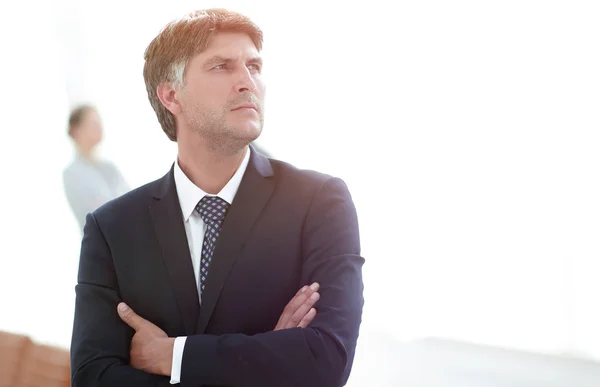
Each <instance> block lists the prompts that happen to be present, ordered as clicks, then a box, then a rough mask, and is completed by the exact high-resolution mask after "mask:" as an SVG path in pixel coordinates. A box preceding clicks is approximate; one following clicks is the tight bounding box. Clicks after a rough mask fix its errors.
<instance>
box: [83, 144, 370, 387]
mask: <svg viewBox="0 0 600 387" xmlns="http://www.w3.org/2000/svg"><path fill="white" fill-rule="evenodd" d="M363 262H364V260H363V258H362V257H361V256H360V242H359V233H358V222H357V216H356V210H355V207H354V204H353V202H352V199H351V197H350V193H349V192H348V189H347V187H346V185H345V184H344V182H343V181H342V180H340V179H338V178H334V177H330V176H327V175H323V174H320V173H317V172H313V171H303V170H299V169H296V168H294V167H292V166H291V165H289V164H286V163H283V162H281V161H276V160H270V159H267V158H266V157H264V156H262V155H261V154H259V153H258V152H256V151H254V150H252V154H251V157H250V162H249V164H248V168H247V170H246V172H245V174H244V177H243V179H242V182H241V184H240V187H239V190H238V192H237V195H236V196H235V199H234V201H233V203H232V205H231V207H230V208H229V211H228V213H227V217H226V219H225V221H224V224H223V229H222V232H221V236H220V238H219V239H218V241H217V245H216V248H215V252H214V256H213V259H212V262H211V267H210V271H209V276H208V279H207V283H206V288H205V290H204V292H203V297H202V298H203V300H202V306H201V307H200V305H199V299H198V292H197V288H196V280H195V278H194V274H193V269H192V260H191V258H190V252H189V248H188V243H187V239H186V233H185V228H184V224H183V217H182V214H181V208H180V205H179V200H178V196H177V192H176V188H175V183H174V178H173V169H171V171H170V172H169V173H168V174H167V175H165V176H164V177H162V178H161V179H159V180H156V181H154V182H152V183H149V184H147V185H145V186H142V187H140V188H138V189H136V190H134V191H131V192H129V193H127V194H125V195H124V196H121V197H120V198H117V199H115V200H113V201H111V202H109V203H107V204H105V205H104V206H102V207H100V208H99V209H97V210H96V211H95V212H94V213H92V214H88V216H87V219H86V226H85V229H84V236H83V241H82V246H81V257H80V264H79V274H78V284H77V286H76V306H75V319H74V327H73V337H72V342H71V377H72V385H73V386H74V387H94V386H110V387H115V386H127V387H133V386H144V387H146V386H165V387H166V386H170V384H169V380H170V378H168V377H165V376H158V375H151V374H148V373H145V372H143V371H140V370H136V369H134V368H132V367H131V366H130V365H129V359H130V358H129V351H130V343H131V339H132V337H133V334H134V331H133V330H132V329H131V328H130V327H129V326H127V325H126V324H125V323H123V322H122V321H121V320H120V318H119V316H118V315H117V304H118V303H119V302H120V301H125V302H126V303H127V304H128V305H129V306H131V307H132V308H133V310H134V311H135V312H136V313H137V314H139V315H140V316H142V317H144V318H145V319H147V320H149V321H151V322H153V323H154V324H156V325H157V326H158V327H160V328H161V329H163V330H164V331H165V332H166V333H167V335H169V337H177V336H188V339H187V342H186V344H185V349H184V353H183V362H182V370H181V385H182V387H186V386H194V387H195V386H205V385H214V386H236V387H244V386H257V387H258V386H260V387H266V386H274V387H284V386H302V387H319V386H324V387H336V386H342V385H344V384H345V383H346V380H347V379H348V376H349V373H350V369H351V366H352V361H353V359H354V351H355V347H356V341H357V338H358V332H359V326H360V323H361V314H362V307H363V283H362V274H361V273H362V266H363ZM314 281H316V282H319V283H320V284H321V287H320V289H319V293H320V294H321V298H320V300H319V301H318V302H317V304H316V306H315V307H316V309H317V316H316V317H315V319H314V320H313V322H312V323H311V324H310V325H309V327H308V328H294V329H286V330H280V331H276V332H275V331H273V328H274V327H275V325H276V324H277V321H278V319H279V316H280V315H281V313H282V312H283V309H284V307H285V306H286V304H287V303H288V302H289V301H290V300H291V299H292V297H293V296H294V295H295V294H296V292H297V291H298V289H300V288H301V287H302V286H303V285H307V284H311V283H312V282H314Z"/></svg>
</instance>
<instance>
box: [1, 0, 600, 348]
mask: <svg viewBox="0 0 600 387" xmlns="http://www.w3.org/2000/svg"><path fill="white" fill-rule="evenodd" d="M65 1H66V0H65ZM129 3H130V2H123V1H121V2H115V1H108V2H91V1H85V2H79V3H78V4H79V8H80V10H79V12H80V13H81V17H82V21H81V23H80V28H82V36H83V37H85V44H84V46H85V47H86V51H84V54H82V55H85V57H84V58H81V57H80V58H76V59H74V60H80V61H82V62H83V63H85V66H84V67H85V69H84V70H81V73H82V74H87V75H81V77H84V78H85V77H87V78H86V79H85V83H83V85H84V86H83V87H82V88H81V90H78V91H77V92H74V91H70V93H71V98H74V96H75V93H78V95H79V96H84V95H89V96H90V98H92V97H93V99H94V102H96V103H97V104H98V105H99V107H100V109H101V111H102V113H103V116H104V121H105V125H106V132H107V133H106V140H105V144H104V146H103V154H104V155H105V156H106V157H110V158H111V159H112V160H114V161H115V162H116V163H117V164H118V165H119V166H120V168H121V169H122V171H123V172H124V174H125V175H126V177H127V178H128V180H129V181H130V182H131V183H132V184H133V185H140V184H143V183H145V182H147V181H149V180H151V179H154V178H156V177H159V176H161V175H162V174H164V173H165V172H166V171H167V169H168V167H169V165H170V163H171V162H172V160H173V159H174V156H175V148H174V146H173V144H171V143H170V142H169V141H168V140H167V138H166V137H165V136H164V134H162V132H161V130H160V127H159V126H158V124H157V122H156V119H155V118H154V115H153V112H152V110H151V108H150V106H149V103H148V102H147V99H146V96H145V90H144V86H143V79H142V75H141V69H142V66H143V51H144V49H145V47H146V45H147V44H148V43H149V41H150V40H151V39H152V37H153V36H154V35H155V34H156V33H157V32H158V30H159V29H160V28H161V27H162V26H163V25H164V23H165V22H166V21H168V20H170V19H172V18H174V17H177V16H179V15H181V14H182V13H183V12H186V11H188V10H191V9H193V8H194V7H197V6H198V4H197V2H191V1H179V2H174V3H172V5H169V6H167V5H166V3H165V2H158V1H151V2H147V3H146V4H145V5H144V7H143V8H138V6H137V5H135V4H134V3H131V4H129ZM212 4H217V5H221V6H227V7H231V8H235V9H238V10H241V11H242V12H245V13H247V14H249V15H250V16H252V17H253V18H254V19H255V20H256V21H257V22H258V23H259V24H260V25H261V26H262V27H263V29H264V31H265V39H266V41H265V51H264V56H265V59H266V68H265V72H266V77H267V81H268V92H267V119H266V126H265V131H264V135H263V136H262V137H261V140H262V144H263V145H264V146H265V148H266V149H267V150H268V151H270V152H271V153H273V154H274V155H275V156H276V157H278V158H281V159H284V160H287V161H291V162H293V163H295V164H296V165H298V166H300V167H306V168H314V169H318V170H321V171H324V172H328V173H331V174H335V175H338V176H341V177H343V178H344V179H345V180H346V181H347V182H348V184H349V186H350V188H351V191H352V192H353V195H354V199H355V202H356V205H357V208H358V211H359V216H360V220H361V232H362V235H363V246H364V255H365V256H366V257H367V265H366V266H365V281H366V286H367V288H366V296H367V304H366V307H365V324H364V327H365V330H364V332H371V331H376V330H378V331H384V332H388V333H391V334H392V335H394V336H395V337H397V338H399V339H413V338H419V337H424V336H441V337H446V338H453V339H458V340H466V341H472V342H478V343H484V344H492V345H500V346H507V347H511V348H518V349H525V350H532V351H541V352H562V351H570V352H578V353H583V354H588V355H592V356H595V357H596V358H599V359H600V334H598V333H597V332H598V330H597V328H596V327H598V326H600V314H599V313H598V312H597V308H595V301H596V297H595V295H596V294H598V293H599V291H600V285H598V281H596V273H598V269H599V266H598V263H597V262H598V257H599V255H600V254H599V253H600V247H599V246H598V242H597V240H598V237H597V235H598V232H599V231H600V225H599V221H598V219H600V206H599V204H598V197H600V195H599V194H600V184H599V183H598V175H599V173H598V172H599V167H598V166H599V165H600V156H599V154H598V152H597V149H598V146H599V145H600V135H599V134H598V127H599V125H598V124H599V123H600V122H599V121H600V120H599V118H598V114H597V111H598V103H599V102H600V96H599V93H598V90H600V87H599V86H600V77H599V75H598V71H597V68H600V55H599V51H598V50H597V47H598V43H599V42H598V40H599V37H600V27H599V25H598V23H597V20H599V17H600V10H599V8H598V5H596V3H595V2H592V1H588V2H585V1H568V2H567V1H553V2H548V1H544V2H543V1H504V2H494V3H490V2H477V1H467V0H461V1H458V2H442V1H420V2H402V3H399V4H396V3H393V2H383V1H379V2H377V1H376V2H343V3H342V2H316V1H303V2H301V3H298V5H296V6H295V5H291V4H288V3H285V4H279V3H268V4H269V5H268V6H267V5H266V4H267V3H266V2H252V3H248V2H241V1H240V2H233V1H229V2H227V1H222V2H214V1H213V2H212ZM210 5H211V3H210V2H209V3H203V4H202V5H201V6H203V7H204V6H210ZM117 10H118V11H117ZM34 17H35V16H34ZM39 19H40V21H39V23H40V24H39V25H40V26H41V28H44V26H45V24H43V23H48V21H47V20H42V18H41V17H39ZM36 20H37V19H36ZM45 28H47V26H46V27H45ZM36 36H37V35H36ZM57 36H59V35H57ZM27 39H29V40H27ZM43 39H45V40H44V42H46V43H47V44H44V47H41V48H39V49H41V50H46V51H44V52H46V56H45V57H44V58H46V60H45V62H48V59H50V62H51V60H52V58H54V60H59V58H56V56H57V53H56V52H55V51H53V50H52V49H51V48H50V47H52V46H53V45H56V44H57V43H56V42H52V38H51V36H48V35H44V36H43ZM31 41H33V35H32V36H30V37H29V38H26V40H25V42H31ZM71 44H75V43H71ZM21 46H22V44H18V43H17V42H13V46H11V47H13V48H14V50H17V51H19V50H20V51H19V52H21V56H20V58H21V59H22V60H21V62H25V64H26V66H28V67H26V68H27V69H38V68H39V67H40V65H39V64H38V63H36V59H37V58H38V57H39V56H38V55H36V54H34V53H33V52H25V53H23V51H24V50H23V49H22V48H21ZM46 67H47V66H46ZM12 70H13V71H15V72H17V73H19V74H28V73H24V72H22V70H23V67H22V65H21V63H19V65H16V64H15V65H14V68H12ZM18 71H21V72H18ZM50 74H53V73H49V74H44V75H42V74H40V73H39V72H37V73H36V74H35V75H34V76H35V78H34V79H33V80H32V81H35V82H32V81H30V80H29V79H28V78H15V79H12V80H11V81H10V82H12V83H11V84H10V85H11V86H12V88H11V89H12V90H14V91H15V92H20V93H22V94H23V95H24V96H25V95H26V96H29V97H30V98H32V90H36V91H37V90H41V91H40V93H41V94H40V93H36V94H35V95H34V96H33V98H35V101H36V103H35V104H33V105H31V106H35V110H36V112H40V109H41V110H42V111H43V114H37V115H36V117H32V115H31V114H18V115H10V117H12V118H9V121H5V122H4V123H5V125H8V126H9V127H17V126H19V125H24V124H27V127H26V129H25V130H27V131H28V133H31V137H32V138H40V139H42V138H43V139H44V141H42V142H41V144H43V146H41V145H40V146H38V148H36V149H38V152H39V153H38V154H39V155H40V156H39V157H40V159H41V160H44V163H40V162H37V161H34V160H33V159H30V158H24V157H23V153H24V152H23V148H24V147H25V146H27V149H29V147H30V145H29V144H23V140H22V137H21V136H17V135H16V134H13V135H12V137H11V138H12V140H13V141H11V142H8V141H5V142H4V143H3V147H5V149H6V150H7V152H6V153H4V152H3V156H2V157H3V158H4V159H3V161H5V160H7V159H10V160H17V159H21V158H22V159H24V161H22V162H21V163H19V164H18V165H19V168H14V167H7V166H8V165H9V164H8V163H7V162H5V163H3V164H2V165H3V167H2V168H3V172H5V176H13V177H25V178H27V179H30V182H26V183H21V184H23V185H22V186H21V185H19V186H18V187H19V188H18V191H17V192H12V193H10V192H8V193H7V192H6V189H5V191H4V192H5V193H3V199H4V195H7V194H8V195H11V196H8V198H9V199H10V200H9V201H7V199H5V200H3V203H10V210H7V211H6V213H7V215H6V216H5V217H4V218H3V219H1V220H0V225H1V226H2V227H3V229H5V227H10V229H11V230H13V232H12V233H11V236H12V235H14V238H13V237H11V239H13V240H12V241H10V242H8V243H9V245H10V246H11V249H13V250H14V251H16V252H17V253H16V255H15V256H18V257H19V259H21V260H22V261H21V263H18V264H15V263H14V262H13V259H12V257H11V259H9V257H4V258H2V261H1V262H2V269H3V270H2V271H1V272H2V274H0V275H2V276H4V277H5V278H3V279H4V280H5V281H7V280H10V281H9V282H4V281H3V284H2V285H0V286H1V288H0V291H1V293H0V294H2V297H5V294H7V293H10V294H14V295H15V296H13V297H12V298H10V299H9V301H7V302H8V305H14V304H15V303H16V302H17V300H18V299H27V302H30V303H32V304H31V305H35V303H34V301H35V300H36V297H37V289H38V288H39V287H40V286H39V285H37V283H36V282H34V281H33V278H29V277H28V276H27V274H28V273H29V272H30V268H31V266H32V265H31V262H30V260H31V257H32V256H33V257H38V256H39V257H40V258H36V260H37V261H36V262H48V260H50V261H51V262H53V264H54V265H57V267H60V269H57V270H56V271H55V274H54V276H55V277H54V278H59V276H60V278H61V280H58V279H56V282H60V283H63V282H64V283H69V281H72V278H73V271H72V265H71V262H72V259H73V258H72V257H73V254H74V251H76V250H77V248H75V247H73V245H72V243H75V240H76V239H77V237H76V236H73V235H74V234H75V233H76V228H75V227H74V223H73V222H72V219H71V218H70V217H69V215H70V214H68V215H62V218H61V217H59V215H58V214H59V213H60V214H64V213H65V211H68V209H67V208H66V207H65V205H64V201H63V199H62V197H60V190H59V189H58V186H57V184H58V183H57V181H56V180H53V179H58V177H57V176H58V175H57V171H58V170H59V165H62V164H63V163H66V161H67V159H68V158H65V157H64V155H65V154H69V150H68V149H69V148H68V142H66V141H65V137H64V136H63V133H64V131H63V127H64V123H63V122H62V121H61V119H64V114H65V113H64V111H65V110H66V109H65V106H66V105H67V104H68V103H67V102H66V101H67V99H65V91H64V90H65V89H64V87H63V88H62V89H61V87H60V85H61V82H63V83H64V79H62V80H61V79H60V77H58V78H53V77H52V76H50ZM66 78H68V75H67V76H66ZM27 84H31V86H30V87H27V88H24V87H23V85H27ZM48 85H55V88H54V89H52V90H54V91H55V90H59V89H60V90H59V92H54V91H52V92H50V91H49V89H48ZM43 86H46V87H45V88H44V87H43ZM71 90H72V89H71ZM44 93H46V94H48V95H50V94H51V95H52V98H43V96H44V95H46V94H44ZM57 95H60V97H59V98H57ZM2 98H8V100H7V101H8V102H6V103H4V104H2V106H3V108H6V107H8V106H11V109H20V110H18V111H20V112H22V113H24V112H26V111H29V109H26V108H25V106H26V105H25V104H22V103H20V104H15V103H14V101H13V100H12V99H11V98H10V97H7V96H6V94H5V95H3V97H2ZM13 105H17V107H15V108H13V107H12V106H13ZM28 107H29V106H28ZM30 109H31V108H30ZM40 113H41V112H40ZM24 117H27V118H29V119H23V118H24ZM51 118H52V119H53V125H54V128H55V129H54V131H53V132H50V131H49V128H48V127H49V126H50V125H49V124H47V122H50V119H51ZM31 120H33V122H31ZM44 123H46V124H45V125H44ZM9 137H10V136H9ZM15 144H23V145H24V146H23V148H21V147H18V146H15ZM56 149H60V152H57V151H56ZM5 170H6V171H5ZM33 170H39V171H40V172H43V173H42V174H43V179H45V180H44V181H45V182H46V184H41V186H42V187H43V191H44V192H43V193H46V192H47V191H49V190H50V188H49V187H52V195H53V196H52V198H53V199H52V201H51V202H52V203H59V205H56V206H55V207H53V208H52V211H54V213H55V214H56V216H55V218H60V219H64V224H62V223H61V224H60V227H53V230H52V231H48V230H47V229H46V228H45V227H43V224H39V231H35V232H33V231H31V229H30V228H29V227H26V225H28V224H30V222H31V220H30V219H29V218H27V220H25V219H23V214H22V208H29V207H28V206H29V202H27V201H26V199H25V198H29V197H35V198H37V197H38V196H40V195H41V194H42V192H40V191H41V189H40V184H39V181H38V180H37V179H35V178H31V175H30V173H29V172H30V171H33ZM36 176H37V175H36ZM41 178H42V177H40V179H41ZM9 181H10V180H9ZM22 191H25V192H26V195H22V194H21V193H22ZM27 195H30V196H27ZM61 222H62V221H61ZM15 224H20V225H21V227H19V228H17V227H14V226H13V225H15ZM36 224H38V223H37V222H36ZM59 230H60V231H59ZM32 235H35V240H36V245H37V246H39V247H38V249H42V247H43V248H46V246H52V248H49V247H48V248H47V254H42V253H41V252H38V251H37V250H38V249H35V250H36V251H34V252H31V251H30V250H29V249H23V246H30V245H31V240H32V238H33V237H32ZM38 235H42V236H41V237H39V238H42V243H38V241H39V240H40V239H39V238H38ZM67 235H68V236H67ZM18 241H20V242H18ZM65 256H69V258H64V257H65ZM70 260H71V261H70ZM25 262H27V263H25ZM38 264H39V263H38ZM46 264H48V263H46ZM12 265H17V266H12ZM19 265H21V266H19ZM13 267H18V268H17V269H13ZM4 268H10V269H8V270H4ZM17 270H18V271H17ZM5 273H10V275H7V274H5ZM40 277H42V276H41V275H40ZM25 281H27V283H28V284H27V285H24V284H23V283H24V282H25ZM49 282H50V280H48V279H46V283H49ZM15 283H17V284H18V285H15ZM16 288H18V289H21V290H22V289H25V288H26V289H29V293H27V295H23V296H21V295H19V294H21V293H19V292H15V291H13V290H12V289H16ZM34 289H35V290H34ZM45 294H46V297H48V298H49V297H50V294H54V293H52V292H50V291H48V290H47V289H46V293H45ZM57 294H59V293H57ZM16 295H19V296H16ZM59 295H65V297H64V298H63V299H61V300H58V299H56V300H55V301H54V302H53V303H52V304H50V305H53V306H55V307H57V305H62V306H61V307H62V308H63V310H65V311H66V310H68V309H69V308H68V307H67V306H65V305H67V303H68V302H70V301H71V299H70V298H69V297H70V295H69V296H68V297H66V293H60V294H59ZM3 302H4V300H3ZM46 307H49V306H46ZM28 316H29V314H28ZM25 317H26V316H23V317H21V316H18V317H15V316H11V317H10V318H5V317H2V318H1V319H0V329H3V328H4V327H5V326H7V327H9V328H13V327H15V326H16V325H15V324H16V322H20V319H21V318H23V319H25ZM59 320H60V321H63V320H64V319H56V321H57V323H58V322H59ZM67 320H68V319H67ZM6 321H8V322H9V323H6V324H4V322H6ZM17 325H18V324H17ZM25 328H27V329H28V330H30V331H31V332H33V333H35V334H37V335H38V336H40V337H42V338H45V339H50V338H51V337H52V336H50V332H46V331H41V330H40V328H39V327H37V326H36V325H35V324H29V325H27V324H26V325H23V329H25ZM61 329H62V330H63V331H64V330H65V329H66V328H64V327H61ZM69 329H70V327H69ZM67 342H68V341H67Z"/></svg>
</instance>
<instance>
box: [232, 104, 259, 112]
mask: <svg viewBox="0 0 600 387" xmlns="http://www.w3.org/2000/svg"><path fill="white" fill-rule="evenodd" d="M242 109H252V110H254V111H258V109H257V108H256V106H254V105H252V104H244V105H239V106H236V107H234V108H233V109H231V111H232V112H233V111H236V110H242Z"/></svg>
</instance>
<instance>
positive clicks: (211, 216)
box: [196, 196, 229, 225]
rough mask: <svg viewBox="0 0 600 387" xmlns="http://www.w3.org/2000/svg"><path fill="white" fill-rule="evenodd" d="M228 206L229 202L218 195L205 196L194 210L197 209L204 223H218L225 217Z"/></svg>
mask: <svg viewBox="0 0 600 387" xmlns="http://www.w3.org/2000/svg"><path fill="white" fill-rule="evenodd" d="M228 208H229V204H228V203H227V202H226V201H225V200H223V199H221V198H220V197H218V196H205V197H203V198H202V199H201V200H200V202H199V203H198V205H197V206H196V211H198V214H200V217H201V218H202V220H203V221H204V223H211V224H219V225H220V224H221V223H223V219H225V215H226V214H227V209H228Z"/></svg>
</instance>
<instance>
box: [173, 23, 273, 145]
mask: <svg viewBox="0 0 600 387" xmlns="http://www.w3.org/2000/svg"><path fill="white" fill-rule="evenodd" d="M261 71H262V61H261V59H260V56H259V53H258V50H257V49H256V46H255V45H254V43H253V42H252V40H251V39H250V37H249V36H248V35H246V34H243V33H232V32H223V33H217V34H215V35H214V36H213V37H212V38H211V40H210V42H209V45H208V47H207V48H206V49H205V50H204V51H202V52H201V53H200V54H198V55H196V56H195V57H193V58H192V59H191V60H190V61H189V63H188V65H187V68H186V73H185V84H184V86H183V88H182V90H181V91H180V92H179V101H180V103H181V109H182V113H181V119H183V120H184V121H185V123H186V125H185V127H188V128H189V129H190V130H192V131H193V132H195V133H196V134H198V135H199V136H201V137H203V138H204V139H206V140H207V143H209V144H211V146H213V147H215V148H216V149H222V150H232V151H233V150H237V149H241V148H243V147H244V146H246V145H247V144H249V143H250V142H252V141H254V140H255V139H256V138H258V136H259V135H260V133H261V131H262V127H263V114H264V110H263V106H264V93H265V87H264V84H263V81H262V77H261Z"/></svg>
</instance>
